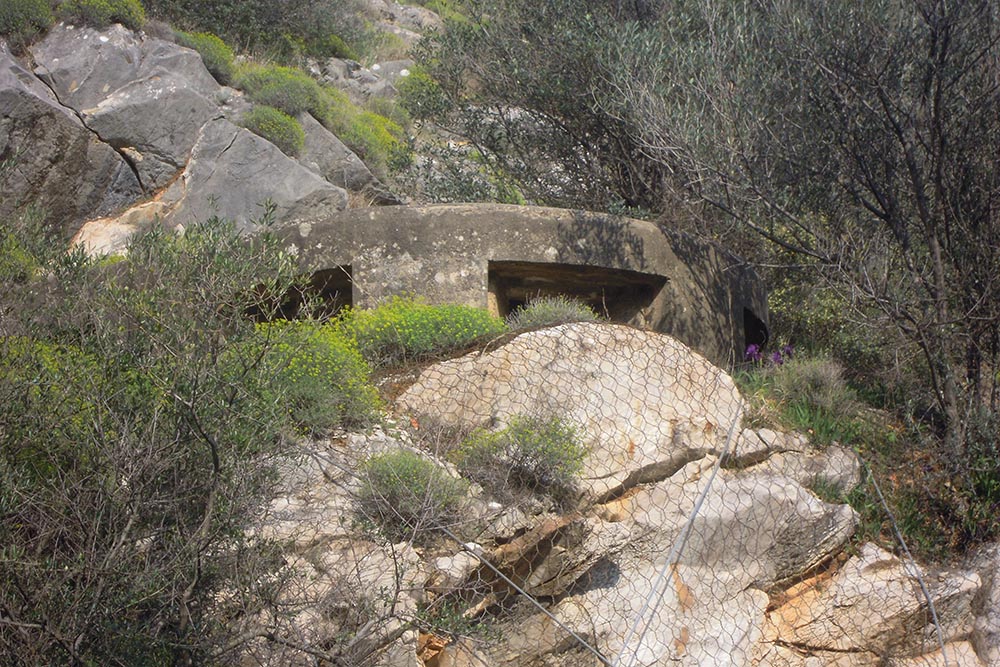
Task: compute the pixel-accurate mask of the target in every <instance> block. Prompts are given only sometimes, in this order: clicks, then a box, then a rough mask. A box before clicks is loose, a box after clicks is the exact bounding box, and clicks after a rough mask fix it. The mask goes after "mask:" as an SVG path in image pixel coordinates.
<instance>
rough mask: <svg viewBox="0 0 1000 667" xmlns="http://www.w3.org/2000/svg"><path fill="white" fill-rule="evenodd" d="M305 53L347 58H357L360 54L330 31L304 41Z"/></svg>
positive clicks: (315, 55)
mask: <svg viewBox="0 0 1000 667" xmlns="http://www.w3.org/2000/svg"><path fill="white" fill-rule="evenodd" d="M306 53H308V54H309V55H310V56H312V57H313V58H345V59H347V60H358V59H359V58H360V56H359V55H358V53H357V51H355V50H354V49H352V48H351V47H350V45H349V44H348V43H347V42H345V41H344V40H343V39H341V38H340V36H339V35H334V34H332V33H330V34H327V35H323V36H322V37H314V38H313V39H309V40H307V41H306Z"/></svg>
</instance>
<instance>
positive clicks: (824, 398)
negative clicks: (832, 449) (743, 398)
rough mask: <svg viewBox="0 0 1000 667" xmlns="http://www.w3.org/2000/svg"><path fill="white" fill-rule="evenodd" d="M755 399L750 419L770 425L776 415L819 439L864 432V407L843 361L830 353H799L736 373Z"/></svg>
mask: <svg viewBox="0 0 1000 667" xmlns="http://www.w3.org/2000/svg"><path fill="white" fill-rule="evenodd" d="M737 379H738V381H739V382H740V384H741V387H742V389H743V390H744V392H745V393H748V394H750V395H751V403H752V404H755V405H754V407H753V411H752V416H751V419H752V420H755V421H756V423H754V424H751V425H756V426H760V425H765V424H767V422H768V419H767V417H766V415H772V416H773V417H774V418H776V419H777V421H779V422H780V423H781V424H782V425H784V426H787V427H789V428H794V429H798V430H800V431H804V432H806V433H809V434H810V435H811V436H812V439H813V441H815V442H816V443H818V444H829V443H830V442H833V441H834V440H837V441H840V442H844V443H850V442H852V441H854V440H856V439H857V438H858V437H859V435H860V434H861V432H862V430H863V428H864V424H863V422H862V421H861V418H860V412H861V407H860V404H859V403H858V401H857V398H856V397H855V394H854V392H853V391H852V390H851V388H850V387H849V386H848V385H847V381H846V380H845V379H844V373H843V369H842V368H841V366H840V365H839V364H838V363H837V362H835V361H833V360H832V359H830V358H829V357H828V356H823V355H821V356H813V357H804V356H797V357H795V358H792V359H789V360H787V361H784V363H781V364H773V365H770V366H762V367H758V368H753V369H751V370H750V371H748V372H746V373H744V374H742V375H739V376H737Z"/></svg>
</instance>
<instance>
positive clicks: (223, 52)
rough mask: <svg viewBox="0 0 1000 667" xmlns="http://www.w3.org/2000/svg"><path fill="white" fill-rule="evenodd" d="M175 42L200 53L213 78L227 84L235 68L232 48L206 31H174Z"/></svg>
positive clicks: (231, 78)
mask: <svg viewBox="0 0 1000 667" xmlns="http://www.w3.org/2000/svg"><path fill="white" fill-rule="evenodd" d="M176 36H177V43H178V44H180V45H181V46H186V47H188V48H189V49H194V50H195V51H197V52H198V54H199V55H201V59H202V61H203V62H204V63H205V67H206V68H207V69H208V71H209V72H211V73H212V76H214V77H215V80H216V81H218V82H219V83H221V84H222V85H224V86H228V85H229V84H230V83H231V82H232V80H233V75H234V74H235V71H236V68H235V65H234V64H233V60H234V58H235V56H234V55H233V50H232V49H231V48H229V46H227V45H226V43H225V42H223V41H222V40H221V39H219V38H218V37H216V36H215V35H213V34H211V33H207V32H181V31H178V32H177V33H176Z"/></svg>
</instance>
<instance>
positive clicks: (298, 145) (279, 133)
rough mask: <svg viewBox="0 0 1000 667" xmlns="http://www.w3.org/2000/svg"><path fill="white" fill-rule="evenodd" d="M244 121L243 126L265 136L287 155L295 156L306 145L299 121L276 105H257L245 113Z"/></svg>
mask: <svg viewBox="0 0 1000 667" xmlns="http://www.w3.org/2000/svg"><path fill="white" fill-rule="evenodd" d="M242 122H243V127H245V128H247V129H248V130H250V131H251V132H253V133H254V134H256V135H258V136H261V137H264V138H265V139H267V140H268V141H270V142H271V143H272V144H274V145H275V146H277V147H278V148H280V149H281V152H282V153H284V154H285V155H289V156H292V157H295V156H296V155H298V154H299V153H301V152H302V149H303V148H304V147H305V145H306V135H305V132H303V130H302V125H300V124H299V121H297V120H295V119H294V118H292V117H291V116H289V115H288V114H286V113H284V112H283V111H280V110H278V109H275V108H274V107H269V106H264V105H259V106H255V107H254V108H253V109H251V110H250V111H248V112H247V113H246V114H244V116H243V121H242Z"/></svg>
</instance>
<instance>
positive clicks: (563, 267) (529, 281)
mask: <svg viewBox="0 0 1000 667" xmlns="http://www.w3.org/2000/svg"><path fill="white" fill-rule="evenodd" d="M488 271H489V292H490V300H489V303H490V308H491V310H493V311H494V312H495V313H496V314H497V315H499V316H500V317H507V315H509V314H510V313H511V312H513V311H514V310H516V309H517V308H519V307H521V306H523V305H524V304H526V303H527V302H529V301H531V300H532V299H535V298H538V297H540V296H560V295H561V296H566V297H570V298H573V299H576V300H578V301H581V302H583V303H585V304H587V305H588V306H590V307H591V308H592V309H593V310H594V312H596V313H597V314H599V315H602V316H604V317H607V318H608V319H610V320H612V321H614V322H625V323H629V322H631V323H636V324H638V323H640V322H641V319H642V318H641V315H642V313H643V311H644V310H645V309H647V308H649V306H650V305H651V304H652V303H653V300H654V299H655V298H656V296H657V295H658V294H659V293H660V290H661V289H663V286H664V285H665V284H666V282H667V279H666V278H665V277H663V276H658V275H654V274H651V273H640V272H639V271H628V270H625V269H606V268H603V267H596V266H584V265H579V264H550V263H547V262H490V263H489V269H488Z"/></svg>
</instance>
